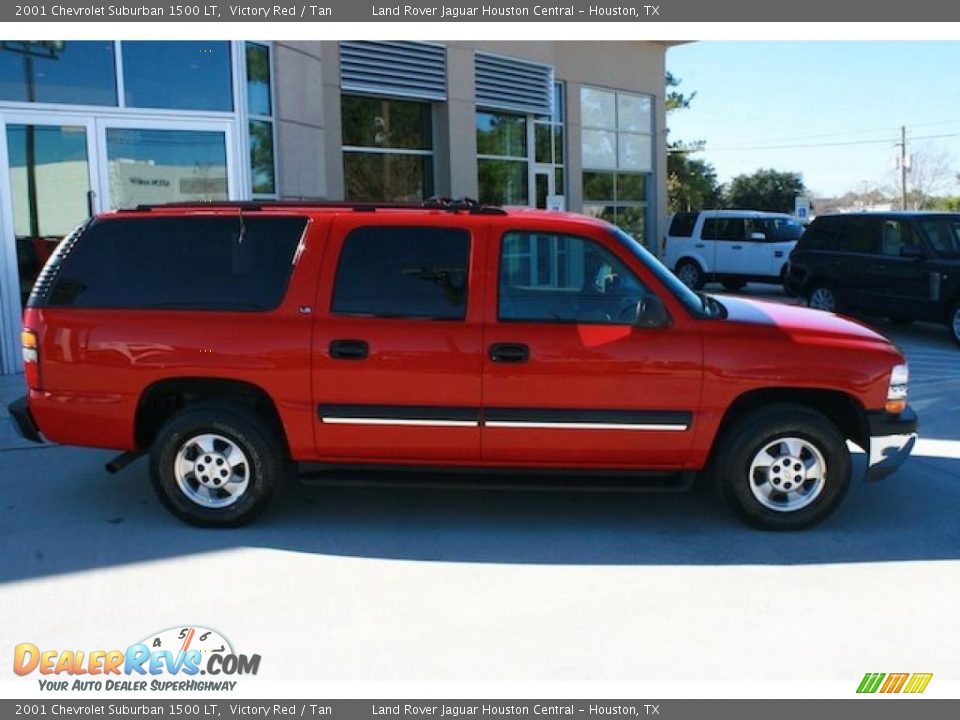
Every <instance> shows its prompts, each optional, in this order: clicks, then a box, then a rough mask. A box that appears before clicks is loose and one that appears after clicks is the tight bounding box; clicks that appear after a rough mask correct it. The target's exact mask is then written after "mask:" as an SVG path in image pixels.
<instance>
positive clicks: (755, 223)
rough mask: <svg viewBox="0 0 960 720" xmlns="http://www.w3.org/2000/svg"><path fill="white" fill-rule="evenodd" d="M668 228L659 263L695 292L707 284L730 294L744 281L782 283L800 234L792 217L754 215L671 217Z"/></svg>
mask: <svg viewBox="0 0 960 720" xmlns="http://www.w3.org/2000/svg"><path fill="white" fill-rule="evenodd" d="M668 228H669V229H668V230H667V235H666V237H665V238H664V241H663V248H662V253H661V255H662V257H663V262H664V264H665V265H666V266H667V267H669V268H671V269H672V270H673V272H674V273H675V274H676V276H677V277H678V278H680V280H681V281H682V282H683V283H684V284H685V285H686V286H688V287H690V288H693V289H694V290H699V289H700V288H702V287H703V285H704V283H706V282H708V281H710V280H719V281H720V282H721V283H723V286H724V287H725V288H726V289H727V290H731V291H734V290H739V289H740V288H742V287H743V286H744V285H746V284H747V283H748V282H765V283H782V282H783V280H784V278H785V272H786V267H787V258H788V257H789V256H790V251H791V250H793V248H794V246H795V245H796V244H797V240H798V239H799V238H800V236H801V235H802V234H803V226H802V225H801V224H800V222H799V221H798V220H797V219H796V218H795V217H793V216H792V215H784V214H781V213H765V212H756V211H754V210H703V211H700V212H681V213H676V214H674V215H673V216H672V217H671V218H670V224H669V225H668Z"/></svg>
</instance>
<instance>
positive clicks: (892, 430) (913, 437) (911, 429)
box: [867, 407, 917, 481]
mask: <svg viewBox="0 0 960 720" xmlns="http://www.w3.org/2000/svg"><path fill="white" fill-rule="evenodd" d="M867 422H868V423H869V426H870V464H869V466H868V467H867V480H870V481H873V480H880V479H881V478H885V477H886V476H887V475H889V474H890V473H892V472H893V471H894V470H896V469H897V468H898V467H900V466H901V465H903V462H904V460H906V459H907V458H908V457H910V452H911V451H912V450H913V446H914V445H915V444H916V442H917V414H916V413H915V412H914V411H913V410H912V409H911V408H910V407H907V409H906V410H904V411H903V412H902V413H900V414H899V415H891V414H889V413H886V412H883V411H879V412H870V413H867Z"/></svg>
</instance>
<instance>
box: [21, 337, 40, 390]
mask: <svg viewBox="0 0 960 720" xmlns="http://www.w3.org/2000/svg"><path fill="white" fill-rule="evenodd" d="M20 343H21V344H22V345H23V372H24V375H26V379H27V387H28V388H30V389H31V390H39V389H40V343H38V342H37V334H36V333H35V332H34V331H33V330H28V329H26V328H24V330H23V332H21V333H20Z"/></svg>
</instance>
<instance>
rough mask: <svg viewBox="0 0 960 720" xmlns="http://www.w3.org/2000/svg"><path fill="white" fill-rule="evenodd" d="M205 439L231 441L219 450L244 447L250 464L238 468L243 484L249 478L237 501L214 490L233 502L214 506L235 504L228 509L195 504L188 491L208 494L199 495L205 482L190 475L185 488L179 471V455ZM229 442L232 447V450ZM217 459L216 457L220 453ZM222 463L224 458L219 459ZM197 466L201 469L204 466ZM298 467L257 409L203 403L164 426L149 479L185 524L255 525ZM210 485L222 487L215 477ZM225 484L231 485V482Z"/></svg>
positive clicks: (152, 454)
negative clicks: (258, 517) (208, 436)
mask: <svg viewBox="0 0 960 720" xmlns="http://www.w3.org/2000/svg"><path fill="white" fill-rule="evenodd" d="M204 435H213V436H217V437H220V438H222V439H223V440H226V441H227V443H221V444H220V445H219V447H218V451H219V452H232V451H234V450H235V449H239V450H240V451H241V452H242V456H241V457H242V459H243V460H244V461H245V462H244V463H242V464H241V466H238V469H237V470H236V473H237V474H238V477H240V478H241V480H240V482H243V481H244V480H245V486H244V489H243V491H242V492H240V493H239V494H238V496H237V497H236V499H229V496H230V494H229V493H227V492H226V490H220V489H213V491H214V492H217V493H221V492H222V493H224V494H225V495H226V496H227V498H228V500H224V498H215V499H212V500H211V502H221V501H229V502H230V503H231V504H229V505H226V506H224V507H205V506H203V505H201V504H199V501H198V500H192V499H191V497H190V495H189V494H188V493H187V492H186V491H185V490H184V489H183V487H186V488H187V489H193V488H194V486H196V488H197V490H193V492H194V494H195V496H197V495H202V494H203V492H204V491H200V492H198V489H199V485H200V484H201V483H200V481H199V480H197V479H196V478H197V475H196V473H194V474H193V479H190V474H187V475H186V476H185V477H184V479H183V480H182V482H183V483H184V486H183V487H182V486H181V483H180V482H178V478H177V474H176V472H175V469H174V464H175V463H176V462H177V458H178V453H180V452H181V450H184V452H185V453H188V452H189V451H190V450H195V449H196V447H197V446H196V445H194V446H192V447H188V445H189V444H190V443H191V441H196V439H197V438H200V437H201V436H204ZM228 443H233V444H234V446H233V448H231V447H230V446H229V444H228ZM212 455H214V456H217V452H212ZM184 457H185V459H186V457H187V456H186V455H185V456H184ZM227 457H234V456H233V455H232V454H231V455H228V456H227ZM217 459H218V460H220V459H224V458H223V456H217ZM187 461H188V462H190V460H189V459H188V460H187ZM228 464H229V463H228ZM195 467H196V468H202V466H201V465H200V463H199V462H197V463H196V464H195ZM212 467H213V465H211V468H212ZM294 467H295V466H294V464H293V462H292V461H291V460H290V458H289V454H288V452H287V449H286V447H285V444H284V442H283V441H282V439H281V438H280V437H279V436H278V433H277V432H276V431H275V430H274V429H273V428H272V427H271V426H270V425H268V424H267V423H265V422H264V421H263V420H261V419H260V418H259V417H257V415H256V414H254V413H253V412H252V411H250V410H247V409H246V408H244V407H242V406H239V405H232V404H228V403H214V402H211V403H198V404H196V405H193V406H188V407H187V408H185V409H183V410H181V411H180V412H178V413H177V414H175V415H174V416H173V417H171V418H170V419H169V420H168V421H167V422H166V423H165V424H164V425H163V427H162V428H161V429H160V431H159V433H157V437H156V438H155V440H154V443H153V446H152V448H151V450H150V475H151V479H152V481H153V487H154V490H155V491H156V493H157V495H158V496H159V498H160V500H161V502H163V504H164V505H165V506H166V507H167V509H168V510H170V512H172V513H173V514H174V515H176V516H177V517H178V518H180V519H181V520H183V521H184V522H187V523H189V524H191V525H196V526H200V527H237V526H239V525H243V524H245V523H248V522H250V521H251V520H253V519H254V518H255V517H256V516H257V515H259V514H260V513H261V512H262V511H263V509H264V508H265V507H266V506H267V505H268V504H269V503H270V501H271V500H272V499H273V498H274V496H275V495H276V494H277V492H278V491H279V489H280V487H281V486H282V485H283V483H284V481H285V480H286V479H287V478H289V477H291V476H292V475H293V472H294ZM231 472H233V471H231ZM233 477H234V476H233V475H231V476H230V478H231V479H232V478H233ZM211 482H217V484H218V485H219V484H220V482H221V481H218V480H216V479H215V480H212V481H211ZM223 482H224V484H226V482H227V481H223Z"/></svg>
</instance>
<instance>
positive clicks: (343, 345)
mask: <svg viewBox="0 0 960 720" xmlns="http://www.w3.org/2000/svg"><path fill="white" fill-rule="evenodd" d="M369 354H370V345H368V344H367V341H366V340H334V341H333V342H331V343H330V357H332V358H336V359H337V360H364V359H366V357H367V355H369Z"/></svg>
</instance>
